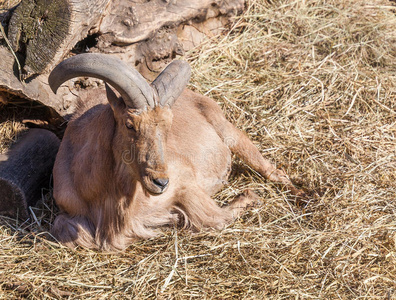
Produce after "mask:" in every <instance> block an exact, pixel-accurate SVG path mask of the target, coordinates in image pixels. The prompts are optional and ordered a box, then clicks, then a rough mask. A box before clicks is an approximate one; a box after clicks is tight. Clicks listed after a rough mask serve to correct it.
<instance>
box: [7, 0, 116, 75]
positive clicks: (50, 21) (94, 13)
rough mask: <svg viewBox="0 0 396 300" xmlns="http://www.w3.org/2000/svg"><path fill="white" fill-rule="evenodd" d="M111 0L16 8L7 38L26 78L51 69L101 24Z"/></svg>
mask: <svg viewBox="0 0 396 300" xmlns="http://www.w3.org/2000/svg"><path fill="white" fill-rule="evenodd" d="M109 1H110V0H89V1H81V0H34V1H32V0H27V1H22V2H21V4H20V5H19V6H18V7H17V8H16V9H15V11H14V13H13V15H12V17H11V20H10V23H9V30H8V38H9V40H10V42H11V45H12V47H13V49H14V51H15V52H18V53H20V54H21V56H22V58H23V60H24V66H23V71H24V75H25V77H26V78H27V77H29V76H32V75H35V74H41V73H44V72H45V71H48V70H52V69H53V68H54V67H55V65H56V64H58V63H59V62H60V61H61V60H63V58H64V57H65V55H67V54H68V52H69V51H70V50H71V49H72V48H73V46H74V45H75V44H76V43H77V42H78V41H80V40H82V39H83V38H85V37H86V36H87V35H88V32H89V31H90V30H91V29H92V28H95V27H96V26H97V25H98V23H99V22H100V20H101V18H102V15H103V14H104V12H105V8H106V6H107V5H108V3H109Z"/></svg>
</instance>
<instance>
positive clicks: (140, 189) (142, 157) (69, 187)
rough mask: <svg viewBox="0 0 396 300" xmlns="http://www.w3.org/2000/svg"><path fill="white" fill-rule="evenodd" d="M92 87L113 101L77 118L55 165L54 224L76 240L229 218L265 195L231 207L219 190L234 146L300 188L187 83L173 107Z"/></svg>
mask: <svg viewBox="0 0 396 300" xmlns="http://www.w3.org/2000/svg"><path fill="white" fill-rule="evenodd" d="M94 95H95V96H94V98H97V101H98V102H105V101H107V100H108V101H109V102H110V104H98V105H96V106H94V107H92V108H91V109H89V110H87V111H85V112H84V113H82V114H81V115H79V116H78V117H76V118H75V119H73V120H72V121H70V122H69V125H68V127H67V129H66V132H65V135H64V138H63V141H62V144H61V147H60V150H59V152H58V155H57V159H56V162H55V166H54V170H53V175H54V198H55V200H56V203H57V204H58V206H59V208H60V210H61V213H60V215H58V216H57V218H56V220H55V223H54V225H53V228H52V233H53V235H54V236H55V237H56V238H57V239H58V240H59V241H61V242H62V243H64V244H66V245H68V246H70V247H75V246H78V245H80V246H83V247H87V248H96V249H102V250H119V249H124V248H125V247H127V246H128V245H129V244H131V243H132V242H133V241H135V240H136V239H140V238H143V239H145V238H150V237H153V236H155V235H156V234H158V230H159V228H160V227H161V226H164V225H171V224H176V223H179V224H180V223H182V224H183V225H185V226H189V227H192V228H194V229H198V230H199V229H203V228H215V229H220V228H222V227H223V226H224V225H226V224H227V223H229V222H231V221H232V220H233V219H234V218H235V217H237V216H238V215H239V214H240V213H241V212H242V211H243V210H244V209H245V208H246V207H247V206H249V205H251V204H252V203H254V202H257V196H255V194H253V193H246V194H244V195H242V196H240V197H237V198H236V199H235V200H234V201H233V202H232V203H231V205H229V206H227V207H219V206H218V205H217V204H216V202H215V201H214V200H213V199H212V198H211V196H212V195H213V194H215V193H216V192H218V191H219V189H221V187H222V186H223V185H224V183H225V182H226V181H227V178H228V175H229V173H230V170H231V154H232V153H235V154H236V155H238V156H239V157H240V158H241V159H243V160H244V161H245V162H246V163H247V164H248V165H250V166H251V167H252V168H253V169H255V170H256V171H257V172H259V173H260V174H261V175H262V176H264V177H266V178H267V179H269V180H272V181H275V182H279V183H282V184H284V185H286V187H287V188H289V189H290V190H291V192H293V193H294V194H301V193H302V192H301V191H300V190H298V189H296V188H295V187H294V186H293V184H292V183H291V182H290V180H289V179H288V177H287V175H286V174H285V173H284V172H282V171H280V170H278V169H276V168H275V167H274V166H273V165H272V164H271V163H270V162H269V161H268V160H266V159H264V158H263V157H262V155H261V154H260V152H259V151H258V149H257V148H256V147H255V146H254V145H253V143H252V142H251V141H250V140H249V139H248V138H247V136H246V135H245V134H243V133H242V132H241V131H239V130H238V129H236V128H235V127H234V126H233V125H232V124H231V123H229V122H228V121H227V120H226V119H225V117H224V115H223V113H222V111H221V109H220V107H219V106H218V105H217V103H216V102H214V101H213V100H211V99H210V98H208V97H205V96H202V95H199V94H197V93H195V92H192V91H190V90H188V89H185V90H184V91H183V92H182V93H181V95H180V96H179V97H178V99H177V101H176V102H175V103H174V104H173V106H172V108H169V107H160V106H156V107H154V108H153V109H150V110H147V111H144V110H143V111H137V110H136V109H134V108H128V107H125V106H121V107H117V105H118V104H117V103H118V102H117V100H115V95H113V94H112V93H111V91H110V90H109V89H108V90H107V100H106V92H104V91H96V92H94ZM111 98H113V99H112V100H111ZM118 101H119V100H118ZM128 122H130V124H129V123H128ZM125 124H126V125H125ZM153 182H154V183H153ZM168 183H169V184H168ZM158 189H160V190H158Z"/></svg>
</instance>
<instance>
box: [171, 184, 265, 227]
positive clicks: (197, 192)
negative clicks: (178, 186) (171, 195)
mask: <svg viewBox="0 0 396 300" xmlns="http://www.w3.org/2000/svg"><path fill="white" fill-rule="evenodd" d="M176 199H177V201H176V205H175V206H176V208H177V209H178V210H180V211H181V212H182V214H183V215H184V219H185V220H184V223H185V225H186V226H190V227H192V228H195V229H197V230H200V229H205V228H214V229H222V228H224V227H225V226H226V225H227V224H230V223H231V222H232V221H233V220H234V219H236V218H238V217H239V216H240V215H241V213H242V212H243V211H244V210H245V209H247V208H249V207H252V206H254V205H256V204H257V202H258V196H257V195H256V194H254V193H253V192H246V193H244V194H242V195H240V196H238V197H237V198H235V199H234V201H232V203H231V204H230V205H229V206H225V207H220V206H218V205H217V203H216V202H215V201H214V200H213V199H212V198H211V197H210V196H209V195H208V194H206V193H205V192H204V191H203V190H202V189H201V188H199V187H190V188H184V189H182V190H181V191H179V193H178V195H177V196H176Z"/></svg>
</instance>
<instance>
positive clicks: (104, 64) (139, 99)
mask: <svg viewBox="0 0 396 300" xmlns="http://www.w3.org/2000/svg"><path fill="white" fill-rule="evenodd" d="M84 76H87V77H95V78H98V79H102V80H104V81H105V82H108V83H109V84H111V85H112V86H113V87H114V88H115V89H116V90H117V91H118V92H119V93H120V95H121V97H122V98H123V100H124V102H125V104H126V105H127V106H129V107H133V108H136V109H146V108H147V106H151V107H154V93H153V89H152V88H151V87H150V85H149V84H148V83H147V81H146V80H145V79H144V78H143V76H142V75H140V73H139V72H138V71H136V70H135V69H134V68H132V67H130V66H128V65H127V64H126V63H124V62H123V61H121V60H120V59H118V58H115V57H112V56H109V55H104V54H94V53H85V54H79V55H76V56H73V57H70V58H68V59H66V60H64V61H63V62H61V63H60V64H59V65H57V66H56V67H55V69H54V70H53V71H52V72H51V74H50V76H49V78H48V82H49V84H50V87H51V89H52V90H53V91H54V93H56V91H57V90H58V88H59V86H60V85H61V84H62V83H64V82H65V81H67V80H69V79H72V78H74V77H84Z"/></svg>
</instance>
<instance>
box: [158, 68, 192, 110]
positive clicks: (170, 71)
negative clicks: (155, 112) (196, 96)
mask: <svg viewBox="0 0 396 300" xmlns="http://www.w3.org/2000/svg"><path fill="white" fill-rule="evenodd" d="M190 76H191V67H190V65H189V64H188V62H186V61H183V60H174V61H173V62H171V63H170V64H169V65H168V66H167V67H166V68H165V70H163V71H162V72H161V74H159V75H158V77H157V78H156V79H155V80H154V81H153V82H152V83H151V86H152V87H153V88H154V90H155V91H156V92H157V94H158V98H159V104H160V105H161V106H164V105H166V104H168V105H169V106H172V105H173V103H174V102H175V101H176V99H177V98H178V97H179V96H180V94H181V93H182V92H183V91H184V89H185V88H186V86H187V84H188V81H189V80H190Z"/></svg>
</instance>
